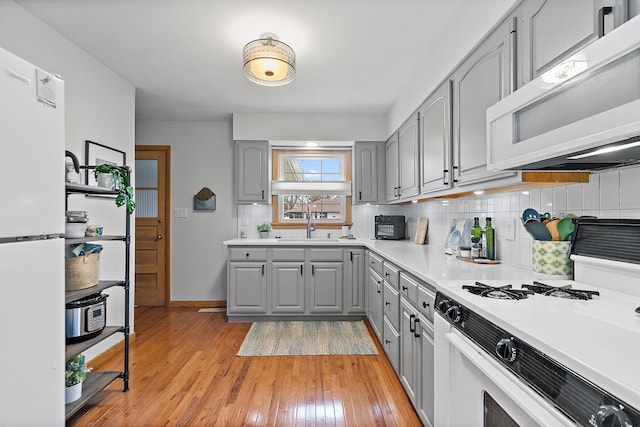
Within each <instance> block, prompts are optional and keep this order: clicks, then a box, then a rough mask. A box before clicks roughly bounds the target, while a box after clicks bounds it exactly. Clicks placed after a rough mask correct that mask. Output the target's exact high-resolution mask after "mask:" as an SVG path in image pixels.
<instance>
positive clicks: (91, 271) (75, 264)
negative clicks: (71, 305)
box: [64, 254, 100, 291]
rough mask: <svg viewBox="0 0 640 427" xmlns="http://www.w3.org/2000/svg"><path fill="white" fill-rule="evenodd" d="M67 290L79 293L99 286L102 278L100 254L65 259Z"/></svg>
mask: <svg viewBox="0 0 640 427" xmlns="http://www.w3.org/2000/svg"><path fill="white" fill-rule="evenodd" d="M64 266H65V284H66V285H65V289H66V290H67V291H77V290H79V289H85V288H90V287H91V286H95V285H97V284H98V281H99V276H100V254H89V255H87V256H78V257H68V258H65V259H64Z"/></svg>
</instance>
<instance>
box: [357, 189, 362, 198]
mask: <svg viewBox="0 0 640 427" xmlns="http://www.w3.org/2000/svg"><path fill="white" fill-rule="evenodd" d="M358 200H362V191H358Z"/></svg>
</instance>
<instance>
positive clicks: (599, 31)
mask: <svg viewBox="0 0 640 427" xmlns="http://www.w3.org/2000/svg"><path fill="white" fill-rule="evenodd" d="M639 7H640V0H628V1H627V0H527V1H525V2H523V3H522V8H521V9H522V10H521V19H520V27H521V28H520V29H518V37H519V38H520V44H519V50H520V54H519V55H518V61H519V63H520V64H519V69H520V71H519V79H520V82H519V85H518V87H519V86H522V85H523V84H525V83H527V82H529V81H531V80H533V79H535V78H536V77H538V76H539V75H541V74H543V73H544V72H545V71H547V70H549V69H550V68H552V67H553V66H554V65H556V64H558V63H559V62H561V61H562V60H563V59H565V58H567V57H568V56H570V55H571V54H573V53H574V52H576V51H578V50H580V49H582V48H583V47H585V46H586V45H588V44H589V43H591V42H593V41H594V40H596V39H598V37H600V36H602V35H605V34H607V33H609V32H610V31H611V30H613V28H615V27H617V26H619V25H621V24H623V23H624V22H625V21H626V20H627V18H628V17H633V16H635V15H637V14H638V13H639V12H640V10H638V9H639Z"/></svg>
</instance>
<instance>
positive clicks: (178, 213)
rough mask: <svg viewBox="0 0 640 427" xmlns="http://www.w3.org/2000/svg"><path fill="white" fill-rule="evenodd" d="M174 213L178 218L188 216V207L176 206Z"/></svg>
mask: <svg viewBox="0 0 640 427" xmlns="http://www.w3.org/2000/svg"><path fill="white" fill-rule="evenodd" d="M174 215H175V217H176V218H186V217H187V216H188V214H187V208H175V210H174Z"/></svg>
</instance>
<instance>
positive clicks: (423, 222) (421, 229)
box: [413, 217, 429, 245]
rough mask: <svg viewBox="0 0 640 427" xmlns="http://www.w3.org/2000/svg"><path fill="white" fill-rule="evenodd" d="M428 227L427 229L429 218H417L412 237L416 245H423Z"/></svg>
mask: <svg viewBox="0 0 640 427" xmlns="http://www.w3.org/2000/svg"><path fill="white" fill-rule="evenodd" d="M428 229H429V219H427V218H424V217H420V218H419V219H418V228H417V229H416V235H415V237H414V238H413V241H414V243H416V244H418V245H424V241H425V239H426V237H427V230H428Z"/></svg>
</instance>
